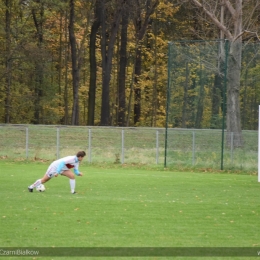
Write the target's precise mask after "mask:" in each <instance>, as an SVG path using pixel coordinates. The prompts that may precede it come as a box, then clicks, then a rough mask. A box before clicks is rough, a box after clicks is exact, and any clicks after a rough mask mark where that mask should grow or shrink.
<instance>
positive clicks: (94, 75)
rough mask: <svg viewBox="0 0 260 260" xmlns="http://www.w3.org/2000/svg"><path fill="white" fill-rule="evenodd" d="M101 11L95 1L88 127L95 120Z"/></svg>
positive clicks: (98, 2)
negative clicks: (97, 51)
mask: <svg viewBox="0 0 260 260" xmlns="http://www.w3.org/2000/svg"><path fill="white" fill-rule="evenodd" d="M101 11H102V9H101V2H100V0H97V1H96V5H95V17H94V22H93V24H92V26H91V32H90V42H89V64H90V65H89V66H90V79H89V92H88V122H87V124H88V125H94V120H95V103H96V88H97V61H96V38H97V32H98V28H99V27H100V21H101V17H102V12H101Z"/></svg>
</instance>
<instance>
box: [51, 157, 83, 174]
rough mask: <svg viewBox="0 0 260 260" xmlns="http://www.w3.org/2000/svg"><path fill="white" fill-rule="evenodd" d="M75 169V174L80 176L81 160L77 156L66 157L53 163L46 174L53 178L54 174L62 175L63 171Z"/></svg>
mask: <svg viewBox="0 0 260 260" xmlns="http://www.w3.org/2000/svg"><path fill="white" fill-rule="evenodd" d="M71 168H73V170H74V173H75V174H76V175H79V173H80V172H79V160H78V157H77V156H76V155H73V156H66V157H63V158H61V159H58V160H56V161H54V162H53V163H51V165H50V166H49V168H48V170H47V172H46V174H47V175H48V176H49V177H53V175H54V174H56V173H58V174H61V173H62V172H63V171H66V170H69V169H71Z"/></svg>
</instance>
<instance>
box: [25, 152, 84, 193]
mask: <svg viewBox="0 0 260 260" xmlns="http://www.w3.org/2000/svg"><path fill="white" fill-rule="evenodd" d="M85 155H86V153H85V152H84V151H79V152H78V153H77V154H76V155H72V156H67V157H64V158H61V159H58V160H56V161H54V162H52V163H51V165H50V166H49V168H48V169H47V171H46V173H45V174H44V176H43V178H42V179H39V180H37V181H36V182H35V183H33V184H32V185H30V186H28V191H29V192H33V189H34V188H35V187H37V186H38V185H40V184H43V183H45V182H47V181H49V180H50V179H51V178H52V177H57V176H58V175H59V174H61V175H64V176H66V177H68V178H69V179H70V190H71V193H72V194H75V193H76V191H75V186H76V181H75V174H76V175H77V176H83V175H82V173H81V172H79V162H81V161H82V160H83V158H84V156H85ZM72 168H73V170H74V173H73V172H72V171H71V170H70V169H72Z"/></svg>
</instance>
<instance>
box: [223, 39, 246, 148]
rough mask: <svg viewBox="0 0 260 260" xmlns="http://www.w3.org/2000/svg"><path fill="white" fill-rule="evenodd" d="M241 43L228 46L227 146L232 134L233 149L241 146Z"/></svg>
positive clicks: (237, 42)
mask: <svg viewBox="0 0 260 260" xmlns="http://www.w3.org/2000/svg"><path fill="white" fill-rule="evenodd" d="M241 53H242V42H241V40H237V41H235V42H232V43H231V45H230V51H229V58H228V71H227V78H228V89H227V144H228V145H230V144H231V133H233V137H234V140H233V144H234V147H240V146H242V145H243V141H242V131H241V122H240V96H239V92H240V74H241Z"/></svg>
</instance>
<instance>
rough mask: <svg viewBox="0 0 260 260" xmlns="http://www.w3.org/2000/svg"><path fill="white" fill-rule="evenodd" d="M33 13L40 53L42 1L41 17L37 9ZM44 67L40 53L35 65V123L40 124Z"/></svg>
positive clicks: (41, 41) (41, 7)
mask: <svg viewBox="0 0 260 260" xmlns="http://www.w3.org/2000/svg"><path fill="white" fill-rule="evenodd" d="M32 15H33V20H34V25H35V28H36V32H37V38H38V48H39V53H40V54H41V53H42V45H43V16H44V5H43V3H40V17H39V19H37V14H36V9H34V8H33V9H32ZM43 68H44V64H43V61H42V56H41V55H39V60H38V61H36V65H35V88H34V95H35V98H34V120H33V122H34V124H40V123H43V122H41V119H40V117H41V99H42V96H43Z"/></svg>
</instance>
